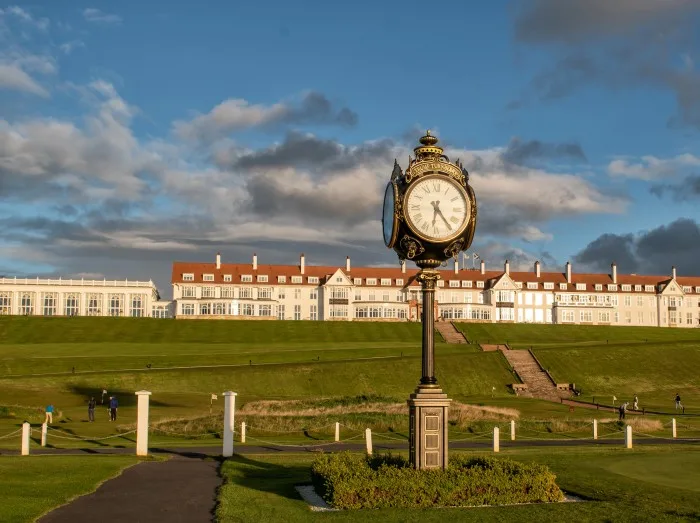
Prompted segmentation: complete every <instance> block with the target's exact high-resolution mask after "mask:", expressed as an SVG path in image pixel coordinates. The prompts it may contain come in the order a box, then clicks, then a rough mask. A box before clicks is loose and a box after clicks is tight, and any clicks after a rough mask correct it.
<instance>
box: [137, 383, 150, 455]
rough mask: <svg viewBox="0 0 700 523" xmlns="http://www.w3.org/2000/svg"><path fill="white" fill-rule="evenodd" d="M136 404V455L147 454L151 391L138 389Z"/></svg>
mask: <svg viewBox="0 0 700 523" xmlns="http://www.w3.org/2000/svg"><path fill="white" fill-rule="evenodd" d="M135 394H136V396H138V401H137V404H136V455H137V456H148V406H149V401H150V396H151V393H150V392H149V391H147V390H140V391H138V392H136V393H135Z"/></svg>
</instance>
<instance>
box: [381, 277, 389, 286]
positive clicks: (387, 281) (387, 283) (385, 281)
mask: <svg viewBox="0 0 700 523" xmlns="http://www.w3.org/2000/svg"><path fill="white" fill-rule="evenodd" d="M382 285H391V278H382Z"/></svg>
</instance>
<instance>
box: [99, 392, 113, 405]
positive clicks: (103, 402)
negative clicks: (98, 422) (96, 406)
mask: <svg viewBox="0 0 700 523" xmlns="http://www.w3.org/2000/svg"><path fill="white" fill-rule="evenodd" d="M106 395H107V389H102V400H100V404H102V405H104V404H105V396H106ZM110 399H112V398H110Z"/></svg>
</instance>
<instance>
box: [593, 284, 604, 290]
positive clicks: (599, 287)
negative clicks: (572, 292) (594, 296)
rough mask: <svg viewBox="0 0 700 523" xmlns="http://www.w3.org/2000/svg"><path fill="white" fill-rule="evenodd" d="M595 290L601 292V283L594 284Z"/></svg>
mask: <svg viewBox="0 0 700 523" xmlns="http://www.w3.org/2000/svg"><path fill="white" fill-rule="evenodd" d="M595 290H597V291H602V290H603V284H602V283H596V284H595Z"/></svg>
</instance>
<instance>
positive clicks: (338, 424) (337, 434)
mask: <svg viewBox="0 0 700 523" xmlns="http://www.w3.org/2000/svg"><path fill="white" fill-rule="evenodd" d="M335 440H336V441H340V423H338V422H337V421H336V422H335Z"/></svg>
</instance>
